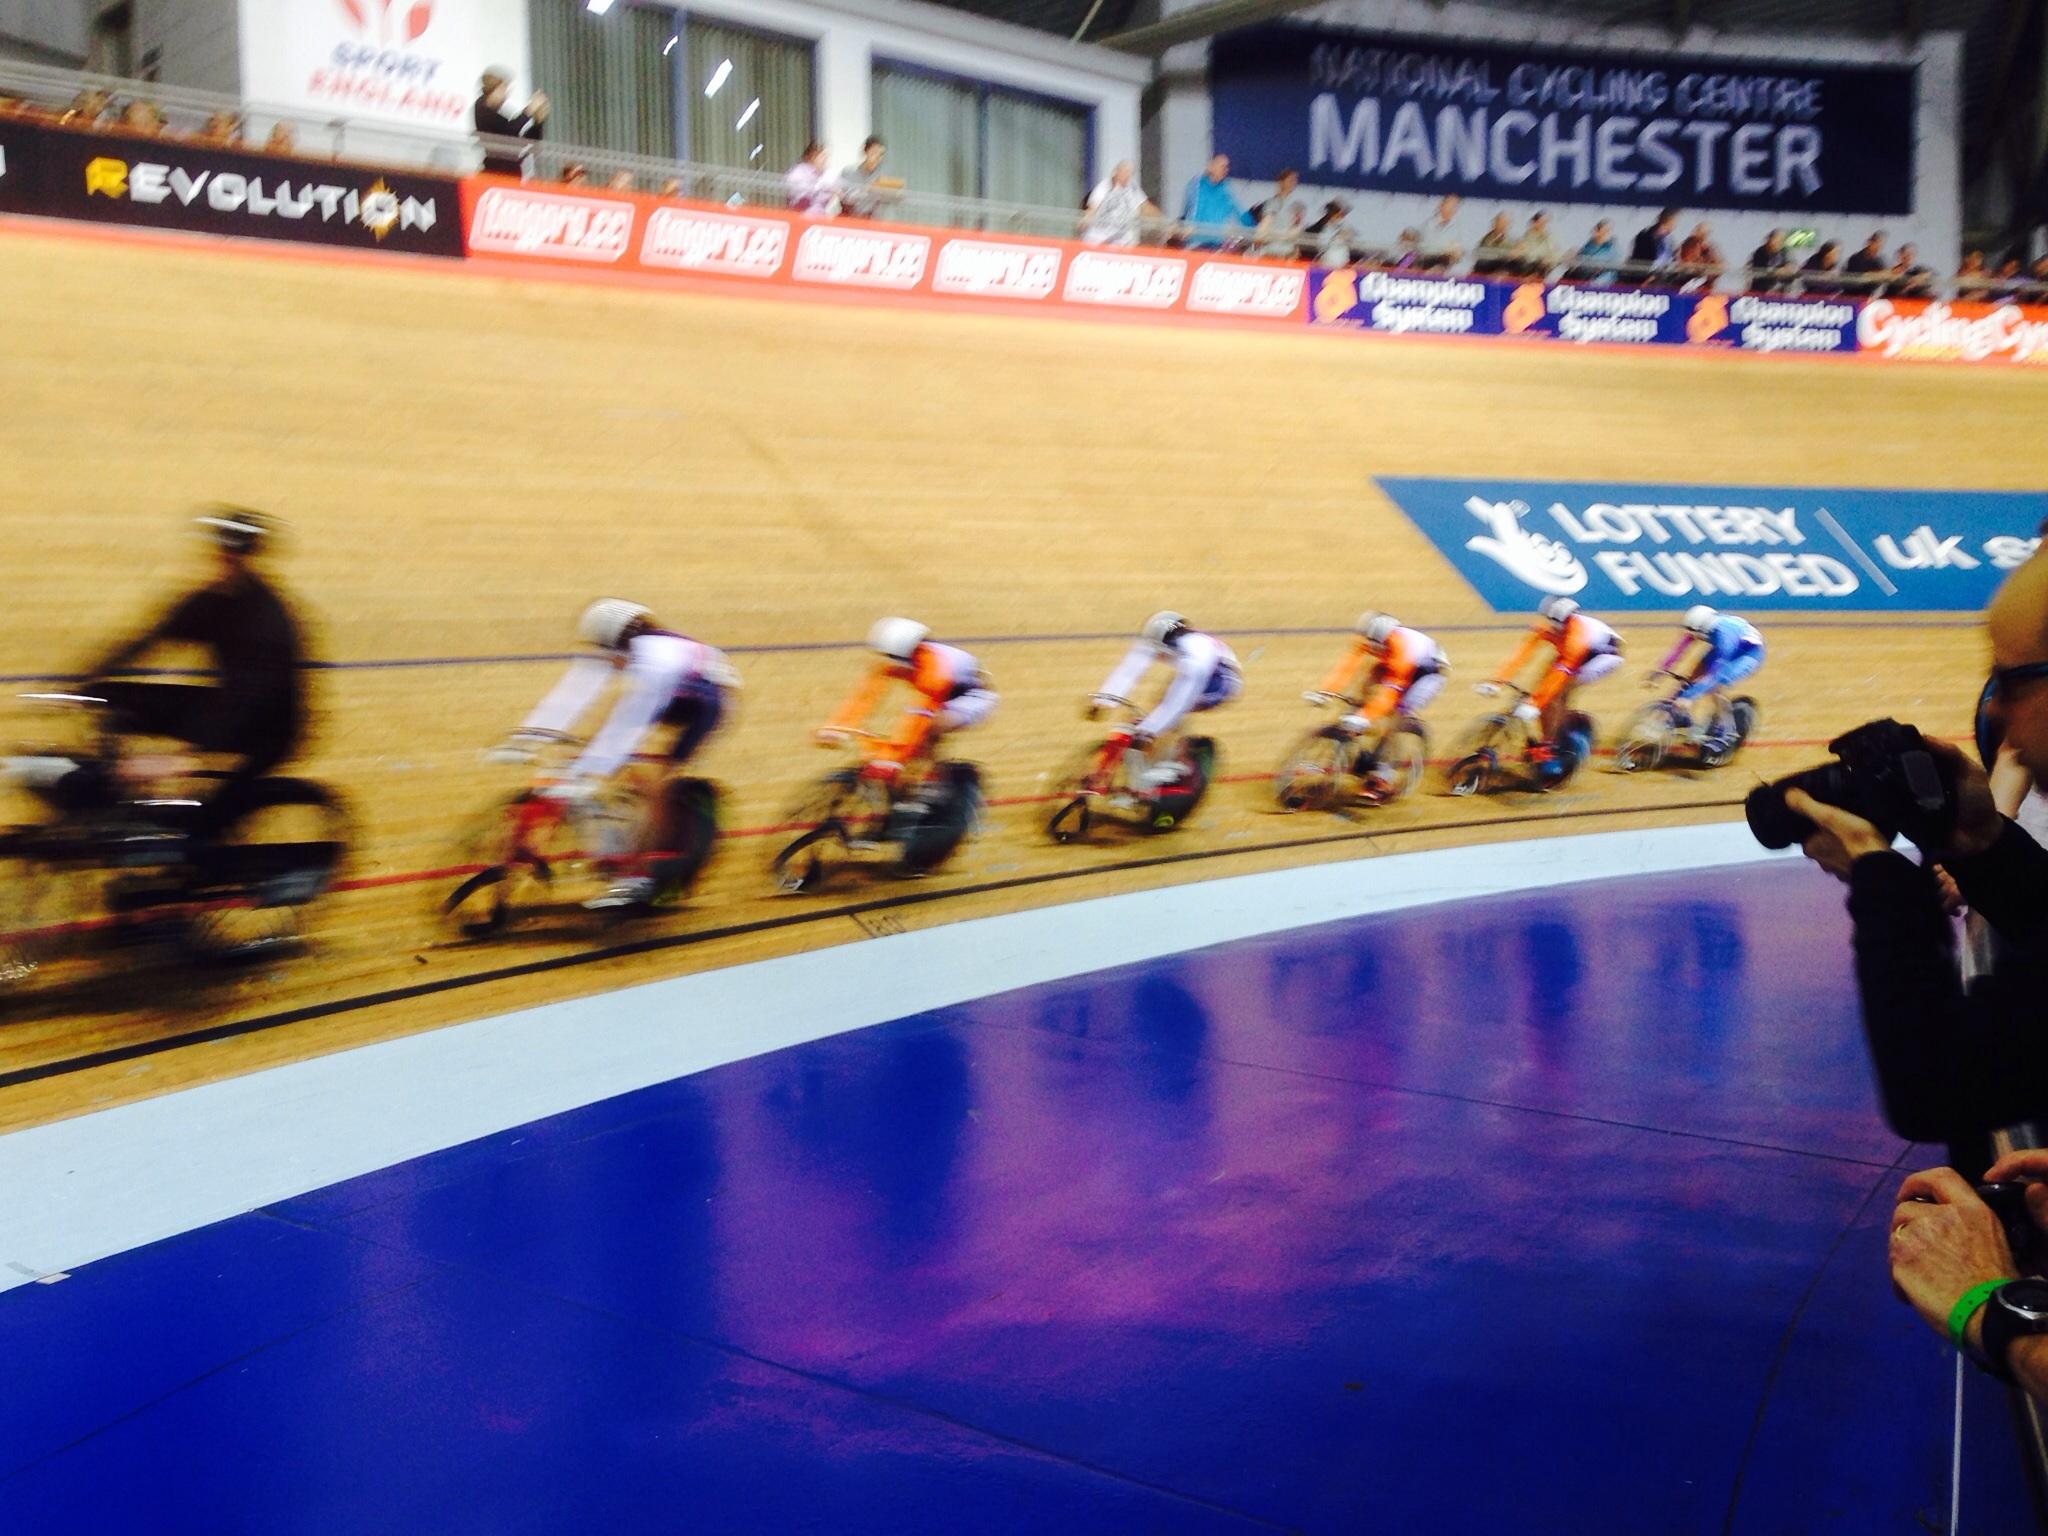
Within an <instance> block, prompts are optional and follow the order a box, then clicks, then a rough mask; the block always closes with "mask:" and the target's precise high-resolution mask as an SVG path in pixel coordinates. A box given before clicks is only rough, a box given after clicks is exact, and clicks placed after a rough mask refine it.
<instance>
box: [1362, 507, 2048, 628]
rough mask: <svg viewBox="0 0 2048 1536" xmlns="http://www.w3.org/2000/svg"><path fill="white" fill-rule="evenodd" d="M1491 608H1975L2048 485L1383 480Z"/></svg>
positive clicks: (2013, 554)
mask: <svg viewBox="0 0 2048 1536" xmlns="http://www.w3.org/2000/svg"><path fill="white" fill-rule="evenodd" d="M1375 483H1376V484H1377V485H1378V486H1379V488H1380V489H1381V490H1382V491H1383V492H1385V493H1386V495H1387V497H1388V499H1389V500H1391V501H1392V502H1393V503H1394V505H1395V506H1396V507H1398V508H1400V510H1401V511H1402V512H1403V513H1405V514H1406V515H1407V517H1408V519H1409V521H1410V522H1412V523H1413V524H1414V525H1415V526H1416V528H1418V529H1419V530H1420V531H1421V532H1422V534H1423V536H1424V537H1425V538H1427V539H1428V540H1429V541H1430V543H1432V544H1434V545H1435V546H1436V548H1437V550H1438V552H1439V553H1440V554H1442V555H1443V556H1444V557H1445V558H1446V559H1447V560H1449V561H1450V562H1451V564H1452V565H1453V566H1455V567H1456V568H1457V570H1458V574H1459V575H1461V576H1463V577H1464V578H1465V580H1466V581H1467V582H1469V583H1470V584H1471V585H1472V587H1473V589H1474V590H1475V591H1476V592H1478V594H1479V595H1480V597H1482V598H1483V599H1485V601H1486V603H1487V605H1488V606H1489V607H1491V608H1492V609H1493V610H1494V612H1496V613H1522V612H1526V611H1528V610H1529V609H1531V608H1533V607H1535V606H1536V604H1537V603H1538V602H1539V601H1541V600H1542V599H1543V598H1544V597H1547V596H1553V595H1556V596H1567V597H1575V598H1577V599H1578V600H1579V601H1580V602H1581V603H1583V604H1585V605H1586V607H1588V608H1590V609H1593V610H1594V611H1596V612H1598V611H1601V610H1605V609H1612V610H1616V611H1629V610H1668V609H1673V608H1684V607H1686V606H1688V605H1690V604H1692V603H1695V602H1701V601H1707V602H1714V601H1722V600H1725V601H1726V602H1728V603H1730V604H1731V605H1735V606H1739V607H1744V608H1754V609H1779V610H1784V609H1794V610H1807V611H1812V612H1863V611H1906V612H1929V611H1953V612H1975V611H1976V610H1978V609H1981V608H1982V607H1983V606H1984V605H1985V603H1987V602H1989V601H1990V599H1991V594H1992V593H1993V592H1994V591H1995V590H1996V589H1997V587H1998V584H1999V582H2001V581H2002V580H2004V579H2005V576H2006V573H2007V572H2008V571H2010V570H2012V569H2013V568H2014V567H2015V566H2017V565H2019V564H2021V563H2022V562H2023V561H2025V560H2026V559H2027V557H2028V556H2029V555H2031V554H2032V553H2033V552H2034V549H2035V547H2036V546H2037V545H2038V544H2039V543H2040V537H2039V533H2040V529H2041V525H2042V521H2043V519H2044V518H2048V494H2044V493H2042V492H2038V491H1893V490H1865V489H1862V488H1857V487H1837V486H1796V487H1795V486H1760V485H1740V486H1731V485H1633V484H1609V483H1604V482H1597V481H1529V480H1492V479H1487V480H1438V479H1430V478H1424V477H1415V476H1403V475H1389V476H1381V477H1380V478H1379V479H1378V480H1377V481H1376V482H1375Z"/></svg>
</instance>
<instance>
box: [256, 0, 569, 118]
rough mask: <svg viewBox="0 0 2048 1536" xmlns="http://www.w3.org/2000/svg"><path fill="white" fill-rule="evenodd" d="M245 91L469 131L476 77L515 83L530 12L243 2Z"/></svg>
mask: <svg viewBox="0 0 2048 1536" xmlns="http://www.w3.org/2000/svg"><path fill="white" fill-rule="evenodd" d="M240 12H241V14H240V27H241V45H242V46H241V64H242V95H243V96H244V98H246V99H247V100H249V101H253V102H261V103H263V104H264V105H266V106H279V107H290V108H295V109H297V110H298V111H301V112H305V113H310V114H314V115H318V116H322V117H348V118H355V119H366V120H368V121H371V122H377V123H388V124H391V125H393V126H396V127H405V128H430V129H436V130H439V131H440V132H443V133H468V132H469V131H470V129H471V127H472V125H473V122H474V119H473V118H472V117H471V115H470V108H471V105H472V103H473V102H474V101H475V100H476V93H477V80H478V77H479V76H481V75H482V74H483V72H484V70H485V69H486V68H488V67H490V66H493V65H495V66H497V67H499V68H502V69H509V70H510V71H512V73H513V75H514V76H515V77H517V78H516V82H515V84H514V86H513V91H514V95H513V104H514V105H515V106H517V105H519V104H521V103H523V102H524V101H525V100H526V96H527V87H528V85H529V82H527V81H526V79H525V72H526V67H527V61H526V48H527V36H526V7H525V6H524V5H518V4H504V3H502V0H241V6H240Z"/></svg>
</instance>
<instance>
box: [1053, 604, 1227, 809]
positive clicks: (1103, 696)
mask: <svg viewBox="0 0 2048 1536" xmlns="http://www.w3.org/2000/svg"><path fill="white" fill-rule="evenodd" d="M1155 661H1164V662H1166V663H1167V664H1168V665H1169V666H1171V667H1172V668H1173V676H1172V677H1171V678H1170V679H1168V681H1167V684H1166V692H1165V693H1164V694H1163V695H1161V697H1160V700H1159V702H1158V703H1157V704H1156V705H1154V706H1153V709H1152V712H1151V713H1150V714H1148V715H1146V716H1145V718H1144V719H1142V720H1140V721H1139V722H1138V723H1137V725H1136V726H1135V727H1133V728H1132V731H1131V746H1132V747H1134V748H1135V749H1137V751H1138V752H1139V754H1140V755H1141V756H1145V757H1146V762H1145V766H1144V767H1143V768H1142V769H1140V770H1139V772H1137V773H1135V774H1133V775H1132V781H1133V783H1134V784H1135V785H1136V787H1137V788H1139V789H1159V788H1163V787H1164V786H1166V785H1168V784H1171V783H1174V782H1175V781H1176V780H1178V779H1179V778H1180V777H1181V776H1182V775H1183V774H1184V773H1185V772H1186V771H1187V770H1186V765H1184V764H1182V763H1180V762H1177V761H1175V760H1174V759H1173V756H1172V754H1171V753H1169V752H1166V751H1164V750H1159V751H1153V750H1151V749H1153V748H1154V746H1155V744H1157V743H1160V742H1162V741H1164V740H1166V739H1167V738H1169V737H1170V736H1171V735H1172V733H1173V732H1174V731H1175V730H1176V729H1177V728H1178V727H1179V725H1180V723H1181V722H1182V721H1183V720H1185V719H1187V717H1188V716H1189V715H1193V714H1199V713H1201V712H1202V711H1203V710H1206V709H1214V708H1215V707H1216V706H1217V705H1219V704H1227V703H1229V702H1230V701H1231V700H1232V699H1234V698H1236V697H1237V696H1238V695H1239V694H1240V693H1242V692H1243V691H1244V677H1243V674H1242V673H1241V672H1240V671H1239V670H1238V665H1237V657H1236V656H1235V655H1233V654H1232V653H1231V649H1230V647H1229V646H1227V645H1225V644H1224V643H1223V642H1222V641H1221V640H1218V639H1217V638H1216V637H1215V636H1214V635H1210V634H1204V633H1203V632H1202V631H1201V630H1199V629H1194V628H1192V627H1190V626H1189V624H1188V621H1187V620H1186V619H1184V618H1182V617H1181V616H1180V615H1179V614H1177V613H1173V612H1171V611H1167V610H1162V611H1160V612H1158V613H1155V614H1153V615H1152V617H1151V618H1149V619H1147V620H1146V621H1145V626H1144V628H1143V629H1141V630H1139V632H1138V638H1137V639H1136V640H1134V641H1132V642H1131V648H1130V649H1129V650H1128V651H1126V652H1125V653H1124V659H1123V660H1122V661H1120V662H1118V663H1117V664H1116V667H1115V668H1114V670H1112V671H1111V672H1110V674H1109V676H1108V677H1106V678H1104V679H1103V682H1102V686H1101V687H1100V688H1098V689H1097V690H1096V691H1095V693H1094V695H1093V697H1091V698H1090V699H1089V701H1088V706H1087V708H1086V709H1084V710H1083V711H1082V715H1083V717H1084V718H1085V719H1089V720H1093V719H1096V718H1097V717H1098V716H1100V715H1101V713H1102V712H1103V710H1105V709H1114V708H1117V707H1119V706H1121V707H1124V708H1130V707H1132V706H1131V699H1130V694H1131V690H1132V689H1133V688H1135V687H1137V685H1138V679H1139V678H1141V677H1143V676H1144V675H1145V673H1146V671H1147V670H1148V669H1149V668H1150V667H1151V665H1152V664H1153V663H1154V662H1155Z"/></svg>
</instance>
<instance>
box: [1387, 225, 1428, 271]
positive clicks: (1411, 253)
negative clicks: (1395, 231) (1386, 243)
mask: <svg viewBox="0 0 2048 1536" xmlns="http://www.w3.org/2000/svg"><path fill="white" fill-rule="evenodd" d="M1386 265H1387V270H1388V271H1389V272H1415V271H1420V270H1421V267H1422V232H1421V231H1420V230H1415V229H1404V230H1402V231H1401V238H1400V239H1399V240H1397V241H1395V242H1394V248H1393V249H1392V250H1391V251H1389V252H1387V263H1386Z"/></svg>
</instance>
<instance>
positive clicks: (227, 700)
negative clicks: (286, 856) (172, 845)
mask: <svg viewBox="0 0 2048 1536" xmlns="http://www.w3.org/2000/svg"><path fill="white" fill-rule="evenodd" d="M177 643H182V644H187V645H198V646H203V647H205V648H206V649H207V650H208V651H209V652H211V653H212V658H213V670H214V681H213V683H212V684H210V685H206V684H195V683H156V682H146V683H145V682H104V681H102V682H97V683H96V688H97V691H99V692H100V693H101V694H102V695H103V696H104V697H105V698H106V700H107V702H108V704H109V705H111V706H112V711H113V717H114V723H115V725H116V727H117V728H118V729H120V730H123V731H128V732H134V733H136V734H140V735H145V736H169V737H172V738H174V739H176V740H179V741H185V742H190V743H191V744H192V745H193V746H195V747H197V748H199V749H200V750H201V751H203V752H213V753H220V754H222V755H224V756H228V757H232V758H234V759H236V761H235V762H234V763H233V765H232V766H230V767H229V768H228V770H227V773H226V777H225V778H223V779H221V780H219V781H218V784H217V787H216V788H214V789H213V790H211V791H210V792H209V793H207V794H206V795H205V796H204V797H203V800H202V803H201V805H200V808H199V811H198V812H197V814H196V815H195V816H194V817H193V819H192V824H191V830H192V831H193V833H194V834H195V835H196V836H199V837H202V838H204V837H211V836H214V835H217V834H218V833H220V832H222V831H224V830H226V829H227V828H228V827H230V826H232V825H233V824H234V823H235V822H236V821H237V820H239V819H240V818H241V817H242V815H243V814H245V812H246V811H247V810H248V809H249V804H250V792H249V791H250V786H251V785H252V784H253V783H255V781H256V780H257V779H259V778H261V777H262V776H263V775H264V774H267V773H269V772H270V770H271V769H273V768H275V767H276V766H277V765H278V764H279V763H282V762H283V761H284V760H285V759H286V758H287V757H289V756H290V755H291V754H292V751H293V749H294V748H296V747H297V746H298V744H299V740H300V737H301V736H302V735H303V733H304V729H305V722H306V699H305V676H304V672H303V665H304V661H305V645H304V642H303V640H302V638H301V636H300V633H299V626H298V622H297V620H295V619H294V618H293V617H292V612H291V609H290V608H288V607H287V606H286V605H285V602H284V599H283V598H281V597H279V596H278V594H277V592H276V590H275V589H274V588H272V587H271V586H270V584H269V583H268V582H266V581H264V580H263V578H262V577H260V576H258V575H257V574H256V573H255V572H254V571H249V570H243V571H239V572H237V573H236V574H234V575H232V576H229V577H226V578H224V579H222V580H220V581H217V582H214V583H212V584H211V585H209V586H205V587H201V588H200V589H199V590H198V591H196V592H193V593H191V594H189V595H188V596H186V597H184V598H182V599H180V600H179V601H178V602H177V603H175V604H173V605H172V606H171V608H170V610H169V611H168V612H166V613H165V614H164V615H163V616H162V617H161V618H159V619H158V620H157V621H156V622H155V623H154V624H152V625H151V626H150V627H149V628H148V629H147V630H145V631H144V632H143V633H142V634H140V635H137V636H136V637H135V638H134V639H132V640H129V641H127V642H125V643H123V644H122V645H119V646H117V647H115V648H114V649H113V650H112V651H110V652H109V653H108V654H107V655H105V656H103V657H101V658H100V661H99V664H98V665H97V666H95V667H94V668H93V670H92V673H91V675H92V677H93V678H95V679H104V678H106V677H108V676H109V675H110V674H113V673H118V672H122V671H126V670H127V669H128V668H129V667H130V666H131V665H132V664H133V663H134V661H135V660H136V658H138V657H139V656H142V655H143V654H145V653H146V652H148V651H150V650H152V649H154V648H155V647H156V646H159V645H164V644H177Z"/></svg>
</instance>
